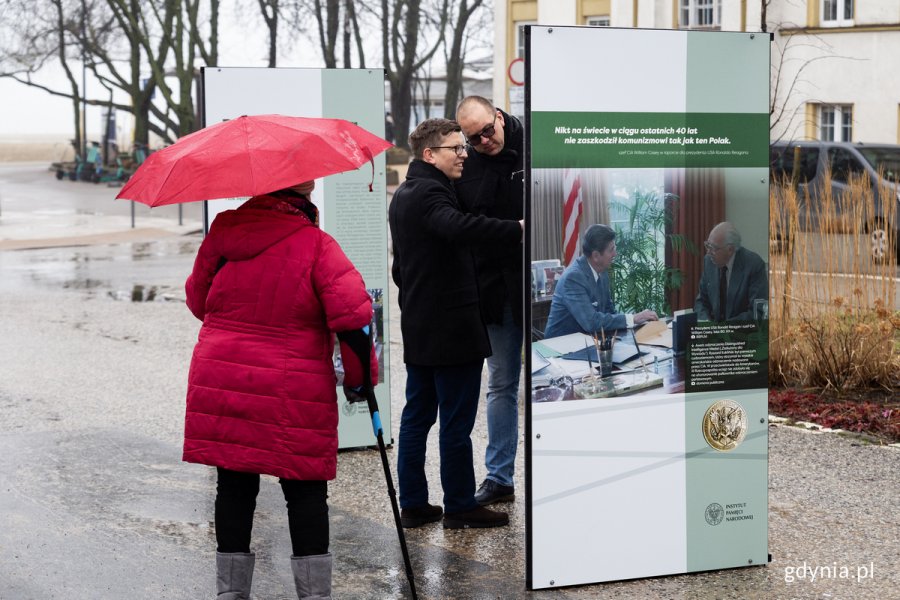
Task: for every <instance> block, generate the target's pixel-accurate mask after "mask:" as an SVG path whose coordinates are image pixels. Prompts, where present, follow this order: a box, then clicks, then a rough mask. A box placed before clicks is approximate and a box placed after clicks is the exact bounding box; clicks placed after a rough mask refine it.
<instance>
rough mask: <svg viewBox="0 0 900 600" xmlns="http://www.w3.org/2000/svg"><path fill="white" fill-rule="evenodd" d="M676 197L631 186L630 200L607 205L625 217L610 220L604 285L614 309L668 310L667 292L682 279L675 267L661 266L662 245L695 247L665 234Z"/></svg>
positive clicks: (692, 248)
mask: <svg viewBox="0 0 900 600" xmlns="http://www.w3.org/2000/svg"><path fill="white" fill-rule="evenodd" d="M677 201H678V197H677V196H676V195H674V194H669V193H664V194H660V193H659V191H658V190H656V189H641V188H637V189H635V191H634V193H633V196H632V202H630V203H624V202H618V201H614V202H611V203H610V208H612V209H614V210H615V211H617V212H618V213H619V214H620V215H623V216H624V217H625V218H624V220H622V221H620V222H616V223H614V229H615V230H616V252H617V256H616V259H615V261H614V262H613V264H612V266H611V267H610V270H609V274H610V285H611V286H612V293H613V299H614V301H615V303H616V308H617V309H618V310H620V311H622V312H639V311H642V310H644V309H647V308H649V309H651V310H654V311H656V312H657V313H658V314H660V315H664V314H666V315H668V314H671V307H670V306H669V303H668V300H667V295H668V294H667V292H668V291H669V290H672V289H678V288H680V287H681V284H682V282H683V274H682V272H681V269H677V268H674V267H670V266H668V265H666V260H665V256H666V246H665V245H666V244H669V245H670V246H671V248H672V250H673V251H675V252H679V251H681V250H683V249H687V250H688V251H689V252H690V253H692V254H696V253H697V248H696V246H695V245H694V244H693V243H692V242H690V240H688V239H686V238H685V237H684V236H683V235H681V234H676V233H666V229H667V228H668V226H669V225H671V223H672V211H673V206H674V204H675V203H676V202H677Z"/></svg>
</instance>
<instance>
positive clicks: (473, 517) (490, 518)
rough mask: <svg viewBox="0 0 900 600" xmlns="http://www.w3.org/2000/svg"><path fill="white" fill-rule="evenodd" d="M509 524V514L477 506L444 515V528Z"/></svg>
mask: <svg viewBox="0 0 900 600" xmlns="http://www.w3.org/2000/svg"><path fill="white" fill-rule="evenodd" d="M504 525H509V515H507V514H506V513H502V512H498V511H495V510H491V509H489V508H485V507H483V506H479V507H478V508H473V509H472V510H467V511H464V512H458V513H448V514H446V515H444V529H469V528H470V527H503V526H504Z"/></svg>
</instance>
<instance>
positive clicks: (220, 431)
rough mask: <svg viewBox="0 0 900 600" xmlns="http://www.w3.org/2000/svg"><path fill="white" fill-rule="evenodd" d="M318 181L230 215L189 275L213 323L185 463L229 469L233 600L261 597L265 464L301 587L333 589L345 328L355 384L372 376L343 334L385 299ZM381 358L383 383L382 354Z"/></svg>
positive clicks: (207, 326) (192, 299) (220, 489)
mask: <svg viewBox="0 0 900 600" xmlns="http://www.w3.org/2000/svg"><path fill="white" fill-rule="evenodd" d="M313 185H314V184H313V183H312V182H309V183H306V184H301V185H298V186H296V187H293V188H289V189H286V190H281V191H279V192H274V193H272V194H267V195H264V196H257V197H254V198H251V199H250V200H248V201H247V202H246V203H244V204H243V205H242V206H241V207H240V208H238V209H237V210H230V211H226V212H223V213H221V214H220V215H219V216H218V217H217V218H216V220H215V221H214V222H213V224H212V227H211V228H210V231H209V235H207V236H206V239H204V240H203V243H202V244H201V246H200V250H199V253H198V255H197V259H196V261H195V263H194V269H193V271H192V273H191V275H190V277H188V280H187V283H186V284H185V288H186V292H187V305H188V307H189V308H190V310H191V312H192V313H194V315H195V316H196V317H197V318H198V319H201V320H202V321H203V326H202V327H201V329H200V334H199V338H198V340H197V345H196V346H195V348H194V354H193V358H192V360H191V368H190V373H189V375H188V392H187V413H186V417H185V430H184V460H185V461H187V462H194V463H201V464H204V465H211V466H215V467H217V469H218V485H217V489H216V503H215V523H216V542H217V546H218V547H217V553H216V570H217V587H218V594H219V595H218V597H219V598H227V599H239V598H248V597H249V594H250V584H251V580H252V577H253V564H254V560H255V555H254V554H252V553H251V552H250V531H251V529H252V527H253V512H254V510H255V508H256V496H257V494H258V492H259V475H260V474H265V475H274V476H276V477H279V478H280V483H281V487H282V490H283V492H284V496H285V500H286V501H287V507H288V521H289V527H290V533H291V543H292V546H293V548H292V549H293V556H292V557H291V566H292V569H293V572H294V581H295V583H296V586H297V593H298V595H299V597H300V598H305V597H308V596H309V597H315V598H329V597H330V593H331V554H330V553H329V552H328V505H327V503H326V492H327V487H326V486H327V484H326V482H327V481H328V480H330V479H334V477H335V472H336V467H337V445H338V439H337V425H338V407H337V394H336V381H337V379H336V376H335V372H334V365H333V361H332V354H333V351H334V332H338V336H339V338H341V339H342V342H341V358H342V362H343V365H344V371H345V375H344V381H345V391H346V390H347V389H348V386H359V385H360V384H362V381H363V377H362V368H361V361H360V359H359V358H358V357H357V356H356V355H355V354H353V352H352V351H350V350H349V349H348V347H346V346H345V344H344V343H343V339H344V337H345V336H346V335H354V334H355V335H357V336H360V335H364V334H363V333H362V332H361V330H365V331H367V329H365V328H367V327H368V325H369V323H370V322H371V319H372V302H371V298H370V297H369V294H368V293H367V292H366V288H365V284H364V283H363V280H362V277H361V276H360V274H359V273H358V272H357V270H356V269H355V268H354V267H353V265H352V264H351V263H350V261H349V260H348V259H347V257H346V256H345V255H344V253H343V251H342V250H341V248H340V247H339V246H338V244H337V242H335V241H334V239H333V238H331V236H329V235H328V234H326V233H324V232H322V231H321V230H320V229H319V228H318V227H317V220H318V219H317V212H316V208H315V206H314V205H313V204H312V203H311V202H310V200H309V193H310V192H311V191H312V188H313ZM351 332H353V333H351ZM364 347H365V346H364ZM368 358H369V360H370V361H371V366H370V368H371V369H372V380H373V381H372V384H373V385H374V384H375V383H377V381H376V377H377V373H378V368H377V361H376V359H375V354H374V352H372V353H371V355H370V357H368ZM357 389H358V388H357ZM351 396H353V397H352V398H351ZM360 399H362V398H361V397H360V396H354V395H353V394H352V392H351V393H350V394H348V400H351V401H354V400H360Z"/></svg>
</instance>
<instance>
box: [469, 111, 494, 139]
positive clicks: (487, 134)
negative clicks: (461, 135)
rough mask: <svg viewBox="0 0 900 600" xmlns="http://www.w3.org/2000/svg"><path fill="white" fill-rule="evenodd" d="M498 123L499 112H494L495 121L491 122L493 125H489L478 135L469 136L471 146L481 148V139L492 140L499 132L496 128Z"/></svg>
mask: <svg viewBox="0 0 900 600" xmlns="http://www.w3.org/2000/svg"><path fill="white" fill-rule="evenodd" d="M496 122H497V112H496V111H494V120H493V121H491V124H490V125H488V126H487V127H485V128H484V129H482V130H481V131H479V132H478V133H476V134H474V135H470V136H468V137H467V138H466V139H468V140H469V143H470V144H471V145H473V146H480V145H481V138H490V137H493V135H494V134H495V133H497V130H496V129H495V128H494V123H496Z"/></svg>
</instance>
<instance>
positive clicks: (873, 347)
mask: <svg viewBox="0 0 900 600" xmlns="http://www.w3.org/2000/svg"><path fill="white" fill-rule="evenodd" d="M782 183H783V182H782ZM828 183H830V181H828ZM825 187H826V189H828V190H829V193H828V194H826V196H825V197H824V198H823V200H822V202H821V205H819V206H814V205H813V204H812V203H811V202H810V198H809V196H808V194H804V196H803V197H799V196H798V193H797V192H796V187H795V186H791V185H789V184H788V185H783V184H782V185H774V186H773V188H772V193H771V194H770V212H769V215H770V231H771V232H773V233H775V232H779V233H780V242H779V243H777V244H776V243H775V242H773V253H772V255H771V261H770V265H771V285H772V298H771V303H770V311H769V315H770V347H769V374H770V375H769V379H770V383H771V384H773V385H777V386H799V387H805V388H817V389H820V390H824V391H829V392H833V393H837V394H843V393H846V392H848V391H850V390H861V389H873V388H880V389H883V390H889V391H891V390H896V389H897V386H898V383H900V378H898V373H900V313H894V312H892V308H893V306H894V302H895V295H896V293H897V290H896V286H895V283H894V277H895V273H896V263H895V261H896V253H895V252H889V253H888V256H887V258H886V259H885V260H881V261H876V260H874V259H873V258H872V256H871V252H870V243H871V239H870V238H871V227H870V224H871V223H873V222H875V207H874V198H873V193H872V186H871V184H870V182H869V181H868V178H860V179H858V180H855V181H852V182H851V185H850V191H849V193H848V194H847V195H846V196H845V197H844V201H843V205H842V206H841V205H839V200H838V198H835V197H832V195H831V194H830V189H831V186H830V185H826V186H825ZM879 192H880V194H881V197H883V198H890V199H891V201H888V202H886V203H885V215H884V218H885V220H886V221H887V222H888V223H892V222H893V220H894V219H896V218H897V215H896V214H895V212H896V206H897V203H896V201H893V198H894V192H893V191H892V190H888V189H883V190H879ZM801 222H807V223H817V224H818V225H814V226H812V227H807V228H804V229H807V231H802V230H801V227H800V224H801ZM886 229H887V231H888V236H889V239H888V242H889V243H890V244H894V243H895V241H894V240H893V239H890V238H893V235H894V234H893V229H892V228H891V227H886ZM810 230H814V231H810ZM890 247H893V246H889V248H890Z"/></svg>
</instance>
